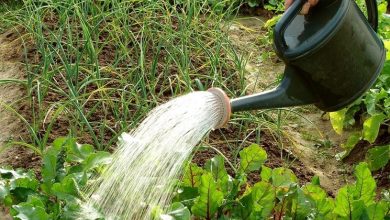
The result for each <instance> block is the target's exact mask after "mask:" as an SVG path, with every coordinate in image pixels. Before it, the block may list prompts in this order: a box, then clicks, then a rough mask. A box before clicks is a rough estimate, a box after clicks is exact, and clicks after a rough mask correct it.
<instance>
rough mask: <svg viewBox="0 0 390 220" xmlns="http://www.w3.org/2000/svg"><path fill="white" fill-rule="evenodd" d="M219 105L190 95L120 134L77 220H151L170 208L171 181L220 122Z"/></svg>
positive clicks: (216, 100)
mask: <svg viewBox="0 0 390 220" xmlns="http://www.w3.org/2000/svg"><path fill="white" fill-rule="evenodd" d="M221 105H222V102H221V99H220V98H219V97H218V96H216V95H214V94H213V93H210V92H193V93H190V94H188V95H185V96H181V97H178V98H175V99H173V100H171V101H169V102H167V103H165V104H163V105H161V106H159V107H157V108H155V109H153V110H152V111H151V112H150V113H149V116H148V117H147V118H146V119H145V120H144V121H143V122H142V123H141V124H140V125H139V127H138V128H136V129H135V130H134V131H132V132H130V133H124V134H123V135H122V136H121V138H120V141H119V145H118V148H117V150H116V152H115V153H114V154H113V162H112V164H110V165H109V167H108V168H107V169H106V170H105V171H104V173H103V174H102V175H101V176H100V177H99V178H98V179H97V181H96V183H95V184H93V185H92V186H91V187H90V188H89V189H88V191H87V195H88V196H87V198H88V200H87V201H88V202H87V203H86V204H83V212H82V213H81V214H80V217H79V219H95V218H96V217H97V216H94V214H93V212H91V211H90V210H99V212H100V213H102V214H103V215H104V218H105V219H107V220H108V219H110V220H111V219H137V220H138V219H148V220H149V219H153V216H152V211H153V209H155V208H156V207H158V208H161V209H163V210H164V208H165V207H166V206H167V205H168V204H169V202H170V200H171V198H172V191H173V189H174V184H173V182H174V180H175V179H177V178H179V177H180V174H181V173H180V171H181V170H182V168H183V166H184V165H185V162H186V160H187V159H188V158H189V156H190V155H191V153H192V152H193V150H194V148H195V146H196V145H197V144H198V143H199V142H200V140H201V139H202V138H203V137H204V136H205V135H206V134H207V133H208V132H209V131H210V130H212V129H213V128H215V127H216V126H217V125H218V123H219V122H220V120H221V117H222V114H223V112H222V111H223V110H222V109H223V108H221Z"/></svg>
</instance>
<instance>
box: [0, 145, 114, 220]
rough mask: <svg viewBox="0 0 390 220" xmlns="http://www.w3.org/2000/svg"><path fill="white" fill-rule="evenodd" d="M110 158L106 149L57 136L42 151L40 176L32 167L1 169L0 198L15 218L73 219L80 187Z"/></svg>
mask: <svg viewBox="0 0 390 220" xmlns="http://www.w3.org/2000/svg"><path fill="white" fill-rule="evenodd" d="M110 161H111V158H110V154H109V153H107V152H100V151H95V150H93V148H92V146H90V145H80V144H78V143H77V142H76V141H75V139H74V138H68V137H66V138H65V137H64V138H58V139H56V140H55V141H54V142H53V144H52V145H51V146H50V147H48V148H47V150H46V151H45V152H44V155H43V164H42V168H41V170H40V172H41V174H42V179H38V178H37V177H36V176H35V174H34V172H33V171H32V170H29V171H24V170H21V169H18V170H12V169H5V168H4V169H0V174H1V178H0V202H1V203H3V204H4V205H6V206H8V207H10V208H11V214H12V216H13V217H14V218H15V219H21V220H27V219H28V220H31V219H32V220H35V219H36V220H46V219H47V220H49V219H50V220H51V219H73V218H74V216H75V213H76V212H77V211H78V209H79V206H80V201H82V200H83V195H82V193H81V192H80V188H81V187H84V186H86V184H87V178H88V176H91V175H92V174H94V173H96V172H98V171H99V169H100V168H101V167H102V166H103V165H106V164H107V163H109V162H110Z"/></svg>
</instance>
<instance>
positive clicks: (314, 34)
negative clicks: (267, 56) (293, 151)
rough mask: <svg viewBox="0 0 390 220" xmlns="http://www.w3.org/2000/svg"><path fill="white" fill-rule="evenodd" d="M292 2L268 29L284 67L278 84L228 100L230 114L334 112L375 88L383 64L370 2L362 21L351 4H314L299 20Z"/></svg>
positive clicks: (298, 2)
mask: <svg viewBox="0 0 390 220" xmlns="http://www.w3.org/2000/svg"><path fill="white" fill-rule="evenodd" d="M304 3H305V0H295V1H294V3H293V4H292V6H291V7H290V8H289V9H288V10H287V11H286V12H285V14H284V15H283V16H282V18H281V19H280V21H279V22H278V23H277V24H276V26H275V28H274V48H275V50H276V53H277V55H278V56H279V57H280V58H281V59H282V60H283V61H284V62H285V64H286V69H285V71H284V78H283V80H282V82H281V84H280V85H279V86H278V87H277V88H275V89H273V90H271V91H267V92H263V93H260V94H255V95H250V96H244V97H241V98H237V99H233V100H231V102H230V104H231V111H232V112H237V111H245V110H255V109H268V108H280V107H289V106H298V105H304V104H314V105H316V106H317V107H318V108H319V109H321V110H323V111H336V110H339V109H341V108H343V107H345V106H347V105H349V104H351V103H352V102H353V101H355V100H356V99H358V98H359V97H360V96H361V95H362V94H363V93H364V92H366V91H367V90H368V89H369V88H370V87H371V86H372V85H373V83H374V82H375V80H376V79H377V77H378V75H379V73H380V72H381V70H382V67H383V63H384V61H385V54H386V53H385V49H384V46H383V42H382V41H381V40H380V39H379V38H378V36H377V35H376V33H375V31H374V29H376V28H377V24H378V11H377V6H376V1H375V0H366V6H367V11H368V17H369V19H368V21H367V19H366V18H365V16H364V15H363V13H362V12H361V11H360V9H359V8H358V6H357V5H356V3H355V2H354V1H353V0H320V2H319V3H318V5H317V6H315V7H314V8H312V9H310V12H309V14H308V15H305V16H303V15H299V11H300V10H301V8H302V6H303V4H304Z"/></svg>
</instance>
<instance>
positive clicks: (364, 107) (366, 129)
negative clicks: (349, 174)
mask: <svg viewBox="0 0 390 220" xmlns="http://www.w3.org/2000/svg"><path fill="white" fill-rule="evenodd" d="M378 7H379V14H380V15H381V16H380V22H379V31H378V33H379V34H380V36H382V38H383V40H384V44H385V48H386V50H387V55H386V61H385V64H384V68H383V71H382V73H381V75H380V76H379V78H378V80H377V82H376V84H375V86H374V87H373V88H372V89H371V90H369V91H368V92H367V93H366V94H365V95H364V96H363V97H362V98H361V99H359V100H357V101H356V102H355V103H354V104H352V105H350V106H349V107H347V108H345V109H342V110H340V111H338V112H332V113H330V119H331V122H332V126H333V128H334V130H335V131H336V132H337V133H339V134H340V133H341V132H342V131H343V129H345V128H347V127H350V126H355V125H361V131H359V132H355V133H353V134H352V135H351V136H350V137H349V138H348V140H347V142H346V143H345V144H343V145H342V147H343V148H344V151H343V152H341V153H340V154H338V155H337V157H338V158H340V159H342V158H345V157H346V156H348V155H349V153H350V152H351V151H352V150H353V149H354V147H355V146H356V144H357V143H358V142H359V141H360V140H365V141H368V142H369V143H370V144H373V145H375V141H376V140H377V138H378V135H379V133H380V130H381V126H382V125H385V126H388V122H389V120H390V110H389V107H390V52H389V51H390V39H389V33H390V29H389V26H388V24H389V23H390V17H388V16H387V15H385V14H384V13H385V12H386V10H387V3H386V2H382V3H381V4H379V6H378ZM356 118H359V119H360V120H359V121H356ZM384 132H387V133H388V131H386V130H384ZM389 147H390V145H386V146H375V147H374V148H373V149H370V150H369V152H368V154H367V161H368V162H369V165H370V168H371V169H372V170H378V169H380V168H382V167H384V166H386V164H387V163H388V161H389V159H390V151H389Z"/></svg>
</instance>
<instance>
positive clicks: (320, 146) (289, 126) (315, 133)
mask: <svg viewBox="0 0 390 220" xmlns="http://www.w3.org/2000/svg"><path fill="white" fill-rule="evenodd" d="M265 20H266V19H264V18H262V17H239V18H237V19H236V20H234V21H233V22H232V23H231V24H229V25H227V28H226V32H227V33H228V35H229V37H230V39H231V41H232V42H233V44H234V45H235V46H236V48H237V51H238V52H239V53H241V54H242V55H244V56H245V57H248V59H247V64H246V68H245V69H246V72H247V74H246V77H247V82H248V84H249V86H248V90H247V92H248V94H250V93H255V92H260V91H264V90H266V89H269V88H271V87H274V86H275V85H276V84H277V83H276V82H277V79H278V78H279V77H280V76H281V75H282V74H283V70H284V65H283V62H282V61H280V60H278V59H277V58H275V56H271V55H272V53H273V50H272V47H271V46H262V45H264V44H261V43H260V41H264V40H267V39H266V38H265V35H266V31H265V30H263V29H262V27H263V25H264V23H265ZM16 33H17V32H16V31H8V32H6V33H3V34H1V35H0V79H9V78H12V79H20V80H23V79H24V77H25V72H24V66H23V64H22V62H21V61H22V60H23V59H22V54H23V49H22V47H21V45H22V42H21V39H20V38H19V37H17V36H19V35H18V34H16ZM25 93H26V92H25V90H24V88H23V87H22V86H21V84H15V83H9V84H0V103H6V104H7V105H8V106H11V107H12V108H14V109H15V110H18V111H21V112H26V111H27V112H28V109H29V108H28V106H27V107H26V105H25V104H24V105H23V104H21V103H23V98H24V97H25V95H26V94H25ZM296 111H297V112H299V114H300V115H302V116H303V117H291V118H290V119H288V120H284V121H283V130H284V131H286V132H285V133H286V134H287V135H286V137H283V148H280V146H279V145H278V143H277V141H276V140H275V139H274V138H273V137H272V134H270V133H267V132H266V131H262V133H261V137H262V140H261V144H262V147H263V148H264V149H265V150H266V151H267V154H268V161H267V163H266V165H267V166H269V167H272V168H275V167H280V166H285V167H288V168H290V169H292V170H293V171H294V172H295V174H296V175H297V177H298V178H299V179H300V183H301V184H305V183H307V182H309V181H310V180H311V178H312V177H313V176H314V175H317V176H319V177H320V181H321V185H322V186H323V187H324V188H325V189H326V190H327V192H328V194H329V195H332V196H334V195H335V194H336V192H337V189H338V188H340V186H341V185H343V184H345V183H346V182H350V181H351V180H353V177H352V173H353V169H352V165H350V163H342V162H339V161H337V160H336V159H335V157H334V155H335V154H336V153H338V152H340V151H341V149H340V147H339V146H340V144H341V143H343V142H344V141H345V139H346V137H347V136H348V133H346V134H344V135H341V136H340V135H337V134H336V133H335V132H334V131H333V129H332V128H331V126H330V122H329V119H328V118H327V115H326V114H323V113H322V112H320V111H319V110H317V109H315V108H314V107H305V108H297V109H296ZM24 127H25V125H24V124H23V123H22V122H21V120H19V118H18V117H17V116H16V115H15V114H14V113H12V111H9V109H7V108H4V107H3V106H0V146H4V145H5V144H7V143H9V141H10V140H22V139H23V137H21V136H19V135H23V134H24V133H25V132H21V131H22V130H23V131H25V128H24ZM61 129H63V128H60V127H59V128H58V129H55V130H53V131H52V133H58V132H59V130H61ZM57 130H58V131H57ZM238 133H239V132H238V131H237V130H236V128H234V127H233V126H231V125H229V126H228V127H227V128H224V129H222V130H221V131H214V132H212V133H211V134H210V138H209V140H206V141H209V142H210V143H212V146H214V147H215V148H217V149H218V150H220V151H222V152H223V153H224V154H225V155H226V156H227V157H228V158H234V155H232V154H233V152H232V149H231V147H230V146H228V145H226V144H223V143H226V140H228V141H232V143H233V142H234V143H233V145H238V144H237V143H238V142H237V141H242V140H244V139H246V141H248V142H255V137H254V136H249V137H237V134H238ZM79 141H80V142H83V143H84V142H85V140H82V139H81V140H79ZM215 154H216V153H215V151H209V150H206V151H199V152H197V153H196V154H195V155H194V158H193V161H194V162H196V163H197V164H198V165H203V164H204V163H205V161H206V160H207V159H209V158H211V157H213V156H214V155H215ZM40 164H41V161H40V159H39V157H38V156H36V155H35V154H34V153H33V152H31V151H29V150H27V149H25V148H19V147H10V148H8V149H6V150H4V151H3V152H1V153H0V166H3V165H9V166H13V167H15V168H16V167H23V168H36V167H39V166H40ZM388 167H389V166H388ZM228 171H229V172H230V173H232V171H231V170H229V169H228ZM376 175H377V178H378V180H380V181H382V182H383V183H382V182H381V183H380V184H383V185H384V186H386V184H388V182H389V181H388V177H387V176H388V174H387V175H386V174H384V176H383V174H381V173H380V174H376ZM258 180H259V173H256V172H254V173H252V174H251V175H250V177H249V182H251V183H254V182H256V181H258ZM387 186H388V185H387ZM1 210H2V208H1V207H0V217H1V219H7V218H5V217H3V216H5V215H3V213H2V211H1Z"/></svg>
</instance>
